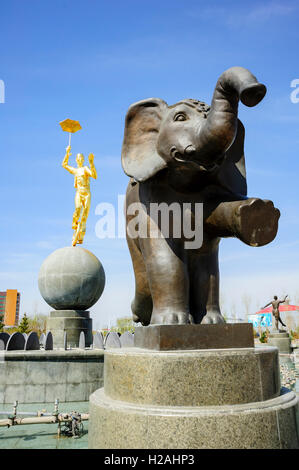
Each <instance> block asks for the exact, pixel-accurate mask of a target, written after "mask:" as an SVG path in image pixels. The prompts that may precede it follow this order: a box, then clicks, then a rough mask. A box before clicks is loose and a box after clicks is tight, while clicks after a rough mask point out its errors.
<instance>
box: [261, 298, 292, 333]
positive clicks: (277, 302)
mask: <svg viewBox="0 0 299 470" xmlns="http://www.w3.org/2000/svg"><path fill="white" fill-rule="evenodd" d="M286 298H287V295H286V296H285V298H284V300H278V298H277V295H274V299H273V300H272V301H271V302H269V303H268V304H267V305H265V306H264V307H262V309H264V308H266V307H268V306H269V305H272V315H273V316H274V317H275V327H276V329H277V330H279V328H278V322H280V323H281V324H282V326H286V325H285V324H284V323H283V321H282V319H281V318H280V314H279V305H280V304H283V303H284V302H285V301H286Z"/></svg>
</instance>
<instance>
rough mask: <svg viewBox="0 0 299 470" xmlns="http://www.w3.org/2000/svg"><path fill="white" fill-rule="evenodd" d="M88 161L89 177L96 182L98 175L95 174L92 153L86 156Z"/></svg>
mask: <svg viewBox="0 0 299 470" xmlns="http://www.w3.org/2000/svg"><path fill="white" fill-rule="evenodd" d="M88 160H89V164H90V176H91V177H92V178H94V179H95V180H96V179H97V177H98V174H97V170H96V167H95V166H94V163H93V160H94V154H93V153H90V154H89V155H88Z"/></svg>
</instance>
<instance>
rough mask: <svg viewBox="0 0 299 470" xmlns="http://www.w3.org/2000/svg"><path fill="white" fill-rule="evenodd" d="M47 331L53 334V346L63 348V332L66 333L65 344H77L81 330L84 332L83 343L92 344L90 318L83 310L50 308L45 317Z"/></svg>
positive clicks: (73, 345)
mask: <svg viewBox="0 0 299 470" xmlns="http://www.w3.org/2000/svg"><path fill="white" fill-rule="evenodd" d="M47 331H51V333H52V335H53V343H54V348H64V333H65V332H66V333H67V345H68V346H69V347H78V346H79V337H80V333H81V331H84V333H85V345H86V347H89V346H90V345H91V344H92V319H91V318H90V317H89V312H87V311H85V310H52V312H50V316H49V317H48V318H47Z"/></svg>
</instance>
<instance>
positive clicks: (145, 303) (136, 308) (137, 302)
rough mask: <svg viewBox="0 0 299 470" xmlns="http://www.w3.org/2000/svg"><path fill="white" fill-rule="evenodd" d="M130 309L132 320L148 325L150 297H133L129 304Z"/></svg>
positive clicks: (150, 306)
mask: <svg viewBox="0 0 299 470" xmlns="http://www.w3.org/2000/svg"><path fill="white" fill-rule="evenodd" d="M131 309H132V313H133V322H135V323H141V325H142V326H147V325H149V323H150V320H151V313H152V309H153V303H152V299H151V297H138V299H137V298H135V299H134V300H133V302H132V304H131Z"/></svg>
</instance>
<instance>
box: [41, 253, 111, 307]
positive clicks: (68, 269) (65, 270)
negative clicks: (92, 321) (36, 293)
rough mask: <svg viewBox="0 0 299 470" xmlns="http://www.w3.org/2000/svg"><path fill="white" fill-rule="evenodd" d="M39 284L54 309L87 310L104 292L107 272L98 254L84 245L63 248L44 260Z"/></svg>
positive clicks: (43, 294) (44, 296) (42, 293)
mask: <svg viewBox="0 0 299 470" xmlns="http://www.w3.org/2000/svg"><path fill="white" fill-rule="evenodd" d="M38 287H39V290H40V293H41V295H42V297H43V298H44V300H45V301H46V302H47V304H49V305H50V306H51V307H53V308H54V309H55V310H87V309H89V308H90V307H92V305H94V304H95V303H96V302H97V301H98V300H99V298H100V297H101V295H102V292H103V290H104V287H105V272H104V269H103V266H102V264H101V263H100V261H99V260H98V258H97V257H96V256H95V255H94V254H93V253H91V252H90V251H88V250H85V248H82V247H78V246H74V247H73V246H68V247H65V248H60V249H58V250H56V251H54V252H53V253H51V254H50V256H48V258H46V259H45V261H44V262H43V264H42V266H41V268H40V271H39V276H38Z"/></svg>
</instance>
